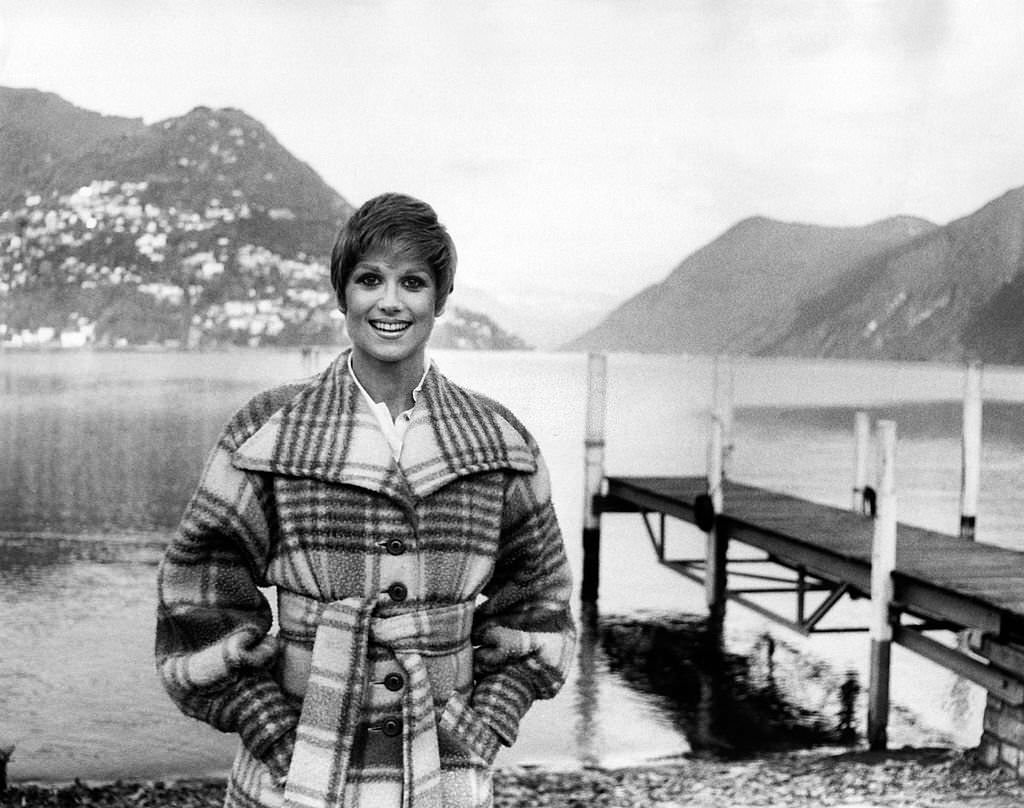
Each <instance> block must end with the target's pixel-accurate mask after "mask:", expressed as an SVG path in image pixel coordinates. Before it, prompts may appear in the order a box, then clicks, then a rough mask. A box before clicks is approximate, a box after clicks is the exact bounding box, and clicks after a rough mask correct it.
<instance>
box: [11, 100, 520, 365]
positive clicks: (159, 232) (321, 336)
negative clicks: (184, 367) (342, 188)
mask: <svg viewBox="0 0 1024 808" xmlns="http://www.w3.org/2000/svg"><path fill="white" fill-rule="evenodd" d="M0 116H2V117H0V120H2V121H3V124H2V125H0V179H2V183H0V339H2V340H3V342H4V343H5V344H8V345H17V344H21V345H27V344H39V343H49V342H54V341H61V342H62V343H63V344H80V343H83V342H85V343H88V342H96V343H99V344H109V345H131V344H138V343H147V344H152V343H162V344H179V345H182V344H184V345H189V346H194V345H204V344H206V345H217V344H223V343H236V344H246V345H263V344H306V343H312V342H338V341H339V340H340V341H343V336H342V330H343V329H342V326H341V320H340V318H339V316H338V313H337V311H336V305H335V301H334V299H333V292H332V290H331V286H330V280H329V273H328V256H329V253H330V249H331V246H332V243H333V239H334V237H335V234H336V233H337V230H338V227H339V226H340V224H341V223H342V222H344V221H345V219H346V218H347V217H348V216H349V215H350V213H351V211H352V206H351V205H350V204H349V203H348V202H347V201H346V200H345V199H344V198H343V197H342V196H341V195H340V194H338V193H337V192H336V191H335V190H334V189H332V188H331V187H330V186H328V185H327V184H326V183H325V182H324V181H323V180H322V179H321V178H320V177H319V176H318V175H317V173H316V172H315V171H314V170H313V169H312V168H311V167H310V166H308V165H307V164H305V163H303V162H301V161H300V160H298V159H296V158H295V157H294V156H293V155H291V154H290V153H289V152H288V150H287V149H285V148H284V147H283V146H282V145H281V144H280V143H279V142H278V141H277V140H276V139H275V138H274V137H273V136H272V135H271V134H270V132H269V131H268V130H267V129H266V127H264V126H263V125H262V124H261V123H260V122H259V121H256V120H255V119H253V118H251V117H249V116H248V115H246V114H245V113H244V112H241V111H239V110H236V109H217V110H214V109H209V108H207V107H197V108H195V109H193V110H192V111H190V112H188V113H187V114H185V115H183V116H180V117H176V118H170V119H168V120H165V121H160V122H157V123H154V124H152V125H148V126H147V125H145V124H144V123H143V122H142V121H140V120H137V119H129V118H118V117H111V116H103V115H99V114H98V113H95V112H91V111H88V110H83V109H80V108H78V107H75V106H73V105H72V104H69V103H68V102H66V101H64V100H63V99H61V98H59V97H58V96H55V95H53V94H50V93H41V92H38V91H35V90H17V89H11V88H0ZM442 331H443V332H444V333H443V334H442V333H440V332H442ZM439 339H448V340H449V341H450V342H452V343H453V344H458V345H463V346H472V347H502V348H507V347H520V346H521V345H522V342H521V340H518V338H516V337H514V336H513V335H511V334H508V333H507V332H505V331H504V330H503V329H501V328H500V327H499V326H497V324H496V323H494V322H493V321H491V320H490V319H489V318H487V317H485V316H484V315H479V314H476V313H474V312H472V311H469V310H463V311H462V312H461V313H460V315H459V317H458V318H453V319H451V320H450V321H449V322H447V323H446V324H445V325H444V327H443V328H441V329H439Z"/></svg>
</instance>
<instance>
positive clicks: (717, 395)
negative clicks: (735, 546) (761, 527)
mask: <svg viewBox="0 0 1024 808" xmlns="http://www.w3.org/2000/svg"><path fill="white" fill-rule="evenodd" d="M723 365H724V367H723ZM714 384H715V388H714V391H713V397H714V403H713V406H712V410H711V424H710V430H709V433H708V458H707V476H708V495H709V496H710V497H711V504H712V507H713V508H714V512H715V514H716V516H717V515H718V514H721V513H722V508H723V505H724V499H725V498H724V492H723V485H724V483H725V477H726V459H727V456H728V454H729V451H730V448H731V447H730V444H729V440H730V437H729V435H730V432H731V425H732V365H731V363H729V362H728V360H725V361H723V360H722V359H720V358H716V359H715V379H714ZM728 541H729V539H728V536H726V535H725V534H724V533H723V532H722V529H721V525H720V523H719V522H718V520H717V519H716V520H715V523H714V524H713V525H712V526H711V529H710V530H709V531H708V533H707V538H706V540H705V567H704V570H705V574H704V599H705V601H706V602H707V605H708V614H709V616H710V617H711V621H712V625H716V624H719V623H720V622H721V619H722V618H723V617H724V615H725V600H726V599H725V592H726V583H727V582H726V557H727V554H728Z"/></svg>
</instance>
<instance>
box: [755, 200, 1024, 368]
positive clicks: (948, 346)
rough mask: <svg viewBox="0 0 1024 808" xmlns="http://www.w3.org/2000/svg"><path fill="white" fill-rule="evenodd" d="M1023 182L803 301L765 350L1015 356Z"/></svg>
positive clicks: (1023, 298)
mask: <svg viewBox="0 0 1024 808" xmlns="http://www.w3.org/2000/svg"><path fill="white" fill-rule="evenodd" d="M1022 311H1024V188H1019V189H1016V190H1012V191H1009V192H1007V193H1006V194H1004V195H1003V196H1001V197H999V198H998V199H995V200H993V201H992V202H989V203H988V204H987V205H985V206H984V207H982V208H981V209H980V210H978V211H977V212H975V213H973V214H971V215H969V216H966V217H964V218H962V219H958V220H956V221H954V222H951V223H950V224H948V225H946V226H945V227H942V228H939V229H935V230H932V231H931V232H928V233H924V234H922V235H921V236H920V237H919V238H916V239H913V240H911V241H909V242H908V243H906V244H904V245H902V246H901V247H898V248H896V249H893V250H891V251H889V252H887V253H884V254H882V255H879V256H876V257H875V258H874V259H873V260H870V261H867V262H865V263H863V264H862V265H861V266H859V267H857V268H855V270H854V271H852V272H850V273H849V274H847V275H846V276H845V277H844V278H843V279H842V282H841V283H838V284H836V285H834V286H833V287H832V288H830V289H828V290H826V291H824V292H823V293H822V294H820V295H818V296H816V297H814V298H812V299H809V300H806V301H804V302H803V303H802V304H801V307H800V312H799V314H798V316H797V318H796V320H795V321H794V322H793V324H792V326H791V328H790V329H789V331H788V332H787V333H786V334H784V335H783V336H782V337H781V338H780V339H779V340H777V341H776V342H775V343H774V344H772V345H771V346H770V347H769V349H768V352H769V353H774V354H784V355H795V356H836V357H868V358H878V359H945V360H955V361H960V360H964V359H968V358H979V359H981V360H983V361H988V362H1006V363H1010V362H1024V329H1022V328H1021V312H1022Z"/></svg>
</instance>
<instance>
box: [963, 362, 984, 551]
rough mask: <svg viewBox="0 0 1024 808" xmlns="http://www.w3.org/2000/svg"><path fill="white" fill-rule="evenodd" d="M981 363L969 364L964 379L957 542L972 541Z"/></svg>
mask: <svg viewBox="0 0 1024 808" xmlns="http://www.w3.org/2000/svg"><path fill="white" fill-rule="evenodd" d="M981 412H982V397H981V363H980V362H971V363H969V364H968V365H967V371H966V373H965V375H964V413H963V435H962V439H961V441H960V447H961V452H960V454H961V476H960V538H962V539H969V540H973V539H974V535H975V527H976V524H977V517H978V495H979V493H980V491H981Z"/></svg>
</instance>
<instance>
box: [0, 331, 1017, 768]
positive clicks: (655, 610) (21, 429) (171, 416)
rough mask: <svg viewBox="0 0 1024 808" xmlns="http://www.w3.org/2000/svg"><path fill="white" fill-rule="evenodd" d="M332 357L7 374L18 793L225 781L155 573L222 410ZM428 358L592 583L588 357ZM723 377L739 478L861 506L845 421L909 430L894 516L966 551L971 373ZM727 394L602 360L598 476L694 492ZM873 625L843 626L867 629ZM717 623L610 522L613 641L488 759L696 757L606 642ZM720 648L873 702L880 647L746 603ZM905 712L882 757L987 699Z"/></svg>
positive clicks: (1000, 516)
mask: <svg viewBox="0 0 1024 808" xmlns="http://www.w3.org/2000/svg"><path fill="white" fill-rule="evenodd" d="M330 358H331V354H330V351H328V350H324V351H322V352H320V353H319V354H315V355H313V356H311V357H309V356H307V357H301V356H300V354H299V352H297V351H265V350H254V351H234V352H231V351H226V352H216V353H212V352H211V353H197V354H187V353H173V352H155V353H146V352H101V351H92V352H90V351H83V352H40V353H17V352H10V351H8V352H6V353H0V609H2V610H3V612H4V614H5V616H6V620H5V621H4V625H3V628H0V640H2V642H3V646H2V647H3V653H2V654H0V711H2V712H0V715H2V720H0V742H10V743H15V744H17V749H16V752H15V757H14V758H13V759H12V761H11V764H10V766H9V776H10V777H11V779H12V780H15V781H22V780H41V781H61V780H68V779H71V778H73V777H82V778H86V779H104V778H116V777H123V778H144V777H148V778H152V777H173V776H183V775H184V776H198V775H204V774H221V773H223V772H224V770H225V769H226V767H227V766H228V764H229V763H230V759H231V756H232V754H233V750H234V747H235V741H234V739H233V738H231V737H227V736H222V735H220V734H219V733H217V732H215V731H213V730H211V729H209V728H208V727H206V726H204V725H202V724H200V723H198V722H196V721H193V720H191V719H188V718H185V717H184V716H181V715H180V714H178V713H177V711H176V708H174V706H173V705H172V704H171V702H170V700H169V699H168V698H167V697H166V696H165V695H164V694H163V692H162V690H161V689H160V686H159V684H158V682H157V680H156V676H155V672H154V668H153V662H152V634H153V623H154V609H155V584H154V582H155V573H156V563H157V561H158V559H159V557H160V553H161V550H162V548H163V546H164V545H165V543H166V542H167V540H168V538H169V536H170V534H171V533H172V531H173V530H174V526H175V524H176V522H177V520H178V518H179V516H180V514H181V511H182V508H183V507H184V504H185V502H186V500H187V499H188V497H189V495H190V494H191V491H192V489H193V487H194V485H195V483H196V480H197V478H198V475H199V471H200V468H201V466H202V462H203V459H204V457H205V455H206V452H207V451H208V450H209V448H210V447H211V446H212V444H213V441H214V440H215V439H216V437H217V434H218V432H219V430H220V428H221V427H222V425H223V424H224V422H225V421H226V420H227V418H228V417H229V416H230V415H231V413H232V412H233V411H234V410H235V409H236V408H237V407H238V406H240V405H241V404H242V403H244V402H245V400H246V399H247V398H248V397H249V396H251V395H252V394H254V393H255V392H257V391H259V390H260V389H262V388H264V387H267V386H269V385H272V384H276V383H279V382H282V381H286V380H291V379H295V378H297V377H300V376H302V375H305V374H306V373H308V372H309V371H310V370H311V369H312V366H313V365H316V366H317V367H319V366H323V365H324V364H326V362H327V361H329V359H330ZM434 358H435V359H436V360H437V362H438V365H439V366H440V367H441V369H442V370H443V371H444V372H445V373H446V374H447V375H449V376H450V377H451V378H452V379H454V380H455V381H458V382H460V383H462V384H465V385H466V386H469V387H472V388H474V389H477V390H480V391H482V392H485V393H487V394H489V395H492V396H494V397H495V398H498V399H499V400H501V401H503V402H504V403H506V404H508V405H509V406H510V407H511V408H512V409H513V411H515V412H516V414H517V415H518V416H519V417H520V418H521V419H522V420H523V421H524V422H525V423H526V424H527V426H528V427H529V428H530V429H531V431H532V432H533V433H534V435H535V437H536V438H537V439H538V441H539V442H540V444H541V446H542V448H543V451H544V453H545V457H546V459H547V461H548V464H549V466H550V467H551V470H552V478H553V495H554V499H555V506H556V509H557V511H558V514H559V519H560V522H561V525H562V529H563V532H564V534H565V537H566V543H567V548H568V551H569V554H570V560H571V562H572V563H573V567H574V570H575V571H576V572H577V578H578V572H579V569H580V548H579V544H580V542H579V536H580V531H581V514H582V503H583V451H582V447H583V429H584V413H585V390H586V365H587V361H586V357H585V356H584V355H582V354H569V353H565V354H562V353H533V352H510V353H484V352H441V351H438V352H436V353H435V355H434ZM732 373H733V376H734V387H735V398H736V404H737V411H736V413H737V414H736V424H735V436H734V437H735V449H734V451H733V453H732V456H731V458H730V464H729V473H730V476H732V477H733V478H735V479H737V480H741V481H743V482H749V483H753V484H757V485H763V486H766V487H770V488H774V489H776V490H780V491H784V492H786V493H793V494H797V495H800V496H804V497H807V498H809V499H814V500H817V501H820V502H825V503H828V504H834V505H839V506H843V507H847V506H848V504H849V499H850V485H851V483H852V462H853V461H852V455H853V439H852V427H853V412H854V409H855V408H856V407H863V408H867V409H869V411H870V412H871V413H872V415H873V416H875V417H883V416H884V417H891V418H894V419H895V420H896V421H897V424H898V430H899V437H900V440H899V449H898V460H897V483H898V487H899V494H900V500H899V502H900V518H901V519H902V520H903V521H908V522H912V523H915V524H919V525H922V526H924V527H929V528H933V529H937V530H943V531H946V532H955V531H956V528H957V525H958V523H959V514H958V496H959V475H960V471H959V468H960V446H959V429H960V426H959V423H960V422H959V403H958V400H959V397H960V395H961V390H962V387H963V370H962V369H961V368H958V367H955V366H952V365H945V364H931V363H914V364H909V363H907V364H904V363H869V362H849V361H843V362H831V361H800V360H736V361H735V362H734V363H733V366H732ZM713 376H714V361H713V360H711V359H709V358H706V357H693V358H689V357H663V356H643V355H627V354H614V355H611V356H610V357H609V362H608V411H607V424H608V429H607V433H608V434H607V438H608V447H607V453H606V464H607V465H606V467H607V471H608V473H609V474H695V473H701V472H702V471H703V467H704V459H705V454H706V448H705V441H706V432H707V429H706V427H707V412H708V407H709V403H710V401H711V390H712V379H713ZM985 392H986V407H985V444H984V457H983V471H982V498H981V505H980V509H979V519H978V539H979V540H980V541H987V542H992V543H996V544H1002V545H1004V546H1008V547H1014V548H1016V549H1024V530H1022V527H1024V507H1022V506H1024V502H1022V498H1024V492H1022V491H1021V487H1020V486H1019V481H1020V479H1022V471H1024V429H1022V428H1021V426H1020V424H1021V423H1022V420H1021V415H1022V414H1024V411H1022V409H1021V402H1024V373H1022V372H1021V371H1018V370H1016V369H1013V368H1001V367H992V368H986V369H985ZM670 539H671V541H672V542H673V543H674V546H675V545H679V546H685V545H687V544H688V543H693V547H694V548H698V547H700V543H701V541H702V536H701V534H699V533H697V532H696V530H695V529H693V528H690V527H689V526H685V525H670ZM577 583H578V581H577ZM863 605H864V604H863V603H861V604H851V605H850V606H849V607H848V609H849V612H850V613H849V614H848V615H842V616H843V617H850V618H857V617H858V614H857V610H858V609H859V608H861V607H862V606H863ZM703 611H704V608H703V592H702V591H701V589H700V588H699V587H697V586H696V585H694V584H692V583H689V582H687V581H685V580H684V579H682V578H680V577H679V576H677V575H675V574H674V573H672V572H670V571H668V570H666V569H665V568H662V567H660V566H659V565H657V564H656V563H655V561H654V554H653V552H651V550H650V548H649V544H648V540H647V538H646V533H645V531H644V529H643V526H642V523H641V522H640V520H639V519H638V518H637V517H636V516H635V515H633V516H631V515H615V514H613V515H607V516H606V517H605V518H604V520H603V557H602V582H601V601H600V615H601V618H602V623H601V625H602V629H601V631H599V632H593V631H588V632H585V634H586V637H585V638H584V641H583V642H581V644H580V650H579V659H578V664H577V665H576V666H575V670H574V672H573V675H572V678H571V680H570V681H569V682H568V684H567V685H566V688H565V689H564V690H563V692H562V693H561V694H560V695H559V697H558V698H556V699H554V700H553V701H551V702H544V703H539V704H538V705H537V706H536V707H535V708H534V709H533V710H532V711H531V713H530V714H529V715H528V716H527V719H526V721H525V722H524V725H523V729H522V734H521V739H520V741H519V743H517V745H516V746H515V747H514V748H512V749H511V750H503V751H502V752H501V754H500V756H499V758H498V763H499V764H520V763H522V764H528V763H538V764H545V765H550V766H560V767H572V766H578V765H582V764H590V763H601V764H605V765H615V764H618V763H628V762H632V761H636V760H644V759H651V758H656V757H662V756H672V755H678V754H681V753H684V752H686V751H688V750H689V749H691V748H692V747H693V746H694V744H695V743H696V739H695V736H694V734H693V733H694V730H693V724H692V722H689V721H688V720H687V719H686V718H685V717H684V718H682V719H681V718H680V714H679V713H678V711H676V712H673V708H672V706H671V705H670V704H669V702H668V701H666V697H665V694H664V693H661V692H658V688H657V687H650V686H648V685H649V682H647V681H646V680H645V678H644V677H643V676H638V675H637V672H636V670H635V669H631V668H629V666H624V665H623V664H622V655H621V654H620V653H619V650H618V648H619V647H618V646H616V645H615V644H614V642H615V637H621V636H622V632H621V631H620V629H621V625H622V623H623V621H625V622H627V623H629V622H630V621H639V622H640V623H644V622H645V621H646V625H648V626H651V625H654V626H664V625H668V624H670V623H672V624H675V623H674V622H673V621H675V622H678V621H679V620H682V621H683V622H686V619H688V617H689V616H699V615H701V614H703ZM726 628H727V645H728V647H729V649H730V651H735V652H736V653H737V654H739V655H740V656H741V657H743V658H744V659H746V660H747V663H746V664H748V665H749V666H753V667H755V668H756V667H757V665H759V664H762V662H763V660H762V661H761V662H759V661H758V660H761V655H763V654H764V653H765V649H771V655H772V657H771V664H772V670H773V671H777V672H779V675H780V676H781V675H783V674H785V676H788V677H789V678H790V679H791V680H792V683H791V686H792V690H793V691H795V693H796V694H797V697H799V698H802V699H804V700H805V701H806V700H808V699H810V700H812V701H813V700H815V699H817V701H815V704H816V705H818V707H817V708H818V709H820V710H822V711H826V712H827V711H830V710H832V709H833V706H834V705H833V704H832V702H833V701H834V699H835V692H834V691H835V689H836V688H835V684H836V683H837V682H839V681H841V680H843V679H844V677H847V678H848V677H850V676H856V677H859V680H860V681H861V682H866V681H867V676H866V667H867V649H868V639H867V637H866V635H852V636H851V635H822V636H816V637H813V638H811V639H805V638H801V637H799V636H797V635H794V634H792V633H790V632H787V631H786V630H785V629H782V628H779V627H775V626H771V625H768V624H766V623H765V621H764V620H763V619H761V618H759V617H757V616H755V615H753V614H752V613H750V612H749V611H747V610H745V609H743V608H742V607H740V606H737V605H734V604H733V605H730V607H729V617H728V619H727V626H726ZM616 632H618V633H616ZM630 636H635V632H634V633H633V634H631V635H630ZM678 636H683V635H678ZM686 636H689V635H686ZM769 637H770V638H771V639H767V638H769ZM674 642H675V641H674ZM752 669H753V668H752ZM911 671H913V676H911V675H910V672H911ZM823 672H825V673H823ZM815 677H817V678H815ZM809 680H813V681H815V682H818V683H819V684H820V687H818V690H820V691H821V692H820V693H818V692H817V691H816V690H815V688H814V687H808V686H807V684H806V683H807V682H808V681H809ZM822 683H824V684H822ZM892 690H893V699H894V701H895V703H896V705H897V706H896V709H895V710H894V715H893V718H892V720H891V724H890V739H891V742H892V743H893V745H900V744H902V743H954V744H959V745H962V746H972V745H974V744H975V743H976V742H977V740H978V737H979V734H980V727H981V711H982V709H983V694H982V693H981V692H980V691H979V690H978V689H977V688H975V687H974V686H971V685H967V684H965V683H964V682H962V681H961V680H959V679H958V678H956V677H954V676H952V675H951V674H948V673H946V672H945V671H943V670H941V669H939V668H937V667H936V666H933V665H931V664H930V663H927V662H925V661H923V660H921V659H920V658H918V657H915V656H913V655H910V654H909V653H907V652H904V651H903V650H902V649H900V648H896V649H894V675H893V688H892ZM815 704H812V708H813V707H814V706H815ZM859 720H860V722H861V725H862V724H863V718H862V717H860V719H859Z"/></svg>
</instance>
